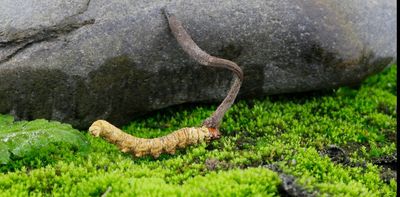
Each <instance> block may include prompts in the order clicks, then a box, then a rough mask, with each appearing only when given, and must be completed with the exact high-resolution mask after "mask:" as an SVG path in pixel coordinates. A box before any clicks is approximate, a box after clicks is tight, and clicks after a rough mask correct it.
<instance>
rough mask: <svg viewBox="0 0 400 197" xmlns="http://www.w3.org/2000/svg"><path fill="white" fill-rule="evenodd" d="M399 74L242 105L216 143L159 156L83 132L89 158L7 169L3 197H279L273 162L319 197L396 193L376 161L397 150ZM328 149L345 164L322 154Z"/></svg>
mask: <svg viewBox="0 0 400 197" xmlns="http://www.w3.org/2000/svg"><path fill="white" fill-rule="evenodd" d="M396 73H397V66H392V67H390V68H388V69H386V70H385V71H384V72H383V73H381V74H379V75H377V76H373V77H370V78H369V79H367V80H366V81H365V82H364V83H363V84H362V85H361V86H360V87H358V88H348V87H344V88H339V89H337V90H333V91H329V92H318V93H306V94H296V95H284V96H270V97H266V98H264V99H261V100H247V101H239V102H238V103H236V104H235V105H234V106H233V108H232V109H231V110H230V111H229V112H228V114H227V116H226V118H225V119H224V122H223V125H222V126H221V132H222V134H223V137H222V138H221V139H219V140H217V141H213V142H212V143H210V144H202V145H199V146H194V147H190V148H188V149H186V150H180V151H178V152H177V153H176V154H175V155H172V156H170V155H162V156H161V157H160V158H159V159H157V160H155V159H153V158H151V157H145V158H132V157H131V156H130V155H128V154H122V153H120V152H119V151H118V149H117V148H116V147H115V146H113V145H111V144H108V143H107V142H105V141H104V140H102V139H99V138H93V137H91V136H89V135H88V134H87V133H86V134H85V135H86V136H87V138H88V140H89V141H90V144H91V148H90V150H88V153H87V154H74V153H71V154H62V155H60V157H59V158H56V160H54V161H52V162H49V163H47V162H42V163H41V164H40V165H35V166H33V167H32V166H29V165H26V166H23V167H14V168H10V169H9V170H8V171H7V172H4V173H3V174H1V175H0V196H15V195H16V194H18V195H21V196H25V195H28V194H30V195H54V196H65V195H70V196H99V195H102V194H104V193H105V192H106V191H108V192H109V193H108V196H132V195H138V196H149V195H158V196H171V195H176V196H186V195H192V196H218V195H228V196H233V195H237V196H246V195H259V196H279V194H280V193H282V192H284V191H282V190H281V189H279V187H280V185H281V184H282V181H283V180H281V179H280V178H279V174H280V173H281V172H280V171H279V172H278V171H272V170H270V169H269V168H268V167H267V166H271V165H275V166H278V168H279V169H280V170H281V171H282V172H283V173H284V174H286V175H292V176H294V177H295V178H296V184H298V185H299V186H301V187H303V188H304V189H305V190H306V191H308V192H310V193H313V192H314V193H317V194H318V195H320V196H396V187H397V183H396V180H395V178H393V176H390V175H391V174H394V173H395V172H394V171H391V170H390V169H387V168H385V167H382V166H380V165H378V164H379V163H378V162H376V161H378V160H379V161H380V160H381V158H383V156H390V155H394V154H395V152H396V143H397V141H396V135H397V134H396V128H397V123H396V117H397V113H396V98H397V96H396V91H397V86H396V81H397V78H396ZM214 109H215V106H197V107H193V106H185V107H175V108H170V109H167V110H163V111H160V112H157V113H156V114H152V115H150V116H148V117H144V118H141V119H139V120H135V121H133V122H132V123H131V124H129V125H127V126H125V127H124V128H123V129H124V130H125V131H127V132H129V133H132V134H134V135H135V136H140V137H156V136H160V135H165V134H167V133H169V132H171V131H173V130H175V129H178V128H181V127H186V126H195V125H199V124H200V123H201V121H202V120H203V119H204V118H206V117H207V116H208V115H209V114H210V113H212V112H213V110H214ZM0 120H1V119H0ZM4 124H5V123H3V122H1V121H0V128H1V126H2V125H4ZM0 130H1V129H0ZM332 145H335V147H340V150H343V151H344V152H345V154H344V155H342V156H341V157H342V159H337V158H335V155H332V154H328V152H329V151H330V150H332V149H330V147H332ZM337 149H339V148H337ZM71 155H73V156H71ZM336 156H337V155H336ZM339 156H340V155H339ZM52 159H54V158H52ZM271 169H272V168H271ZM388 174H389V176H388Z"/></svg>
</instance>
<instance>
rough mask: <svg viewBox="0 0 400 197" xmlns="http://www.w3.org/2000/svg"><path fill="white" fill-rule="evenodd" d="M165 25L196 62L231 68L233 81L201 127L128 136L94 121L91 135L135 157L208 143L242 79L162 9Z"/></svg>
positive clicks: (231, 64)
mask: <svg viewBox="0 0 400 197" xmlns="http://www.w3.org/2000/svg"><path fill="white" fill-rule="evenodd" d="M163 12H164V14H165V16H166V17H167V20H168V23H169V27H170V29H171V32H172V34H173V35H174V36H175V38H176V40H177V41H178V44H179V45H180V46H181V48H182V49H183V50H184V51H185V52H186V53H187V54H188V55H189V56H190V57H191V58H193V59H194V60H196V61H197V62H198V63H199V64H201V65H204V66H210V67H219V68H225V69H228V70H231V71H232V72H233V73H234V80H233V84H232V86H231V88H230V90H229V92H228V95H227V96H226V97H225V99H224V100H223V101H222V103H221V104H220V105H219V106H218V108H217V109H216V110H215V112H214V113H213V114H212V115H211V116H210V117H208V118H207V119H205V120H204V121H203V123H202V126H201V127H190V128H182V129H179V130H177V131H174V132H172V133H171V134H168V135H166V136H162V137H158V138H153V139H145V138H138V137H135V136H132V135H129V134H127V133H125V132H123V131H121V130H120V129H118V128H117V127H115V126H114V125H112V124H110V123H108V122H107V121H105V120H97V121H95V122H94V123H93V124H92V126H90V128H89V132H90V133H91V134H92V135H94V136H95V137H102V138H103V139H105V140H107V141H108V142H110V143H112V144H115V145H117V146H118V148H119V149H120V150H121V151H122V152H128V153H131V154H132V155H134V156H136V157H141V156H144V155H152V156H153V157H155V158H157V157H158V156H159V155H160V154H162V153H169V154H174V153H175V151H176V148H185V147H187V146H189V145H194V144H198V143H201V142H209V141H210V140H213V139H218V138H219V137H220V133H219V127H220V125H221V121H222V119H223V116H224V114H225V113H226V111H227V110H228V109H229V108H230V107H231V106H232V104H233V102H234V101H235V98H236V96H237V94H238V92H239V89H240V86H241V84H242V81H243V72H242V69H241V68H240V67H239V66H238V65H237V64H236V63H234V62H232V61H229V60H226V59H222V58H218V57H214V56H211V55H209V54H208V53H206V52H205V51H203V50H202V49H200V47H198V46H197V44H196V43H195V42H194V41H193V40H192V38H191V37H190V35H189V34H188V33H187V32H186V30H185V29H184V27H183V25H182V23H181V22H180V21H179V20H178V19H177V18H176V16H174V15H173V14H170V13H169V12H168V11H167V10H166V9H163Z"/></svg>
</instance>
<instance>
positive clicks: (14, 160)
mask: <svg viewBox="0 0 400 197" xmlns="http://www.w3.org/2000/svg"><path fill="white" fill-rule="evenodd" d="M88 147H89V144H88V142H87V140H86V138H85V136H83V135H82V134H81V133H80V132H79V131H77V130H75V129H73V128H72V127H71V126H70V125H68V124H61V123H59V122H49V121H47V120H35V121H30V122H27V121H19V122H14V118H13V117H12V116H5V115H0V165H1V166H0V171H3V172H6V171H9V170H12V169H16V168H20V167H22V166H30V167H34V166H39V167H40V166H43V165H46V164H50V163H52V162H55V161H57V160H59V159H62V158H65V157H67V156H68V155H69V156H71V157H74V155H73V154H72V153H74V152H77V151H81V152H84V151H85V150H87V149H88Z"/></svg>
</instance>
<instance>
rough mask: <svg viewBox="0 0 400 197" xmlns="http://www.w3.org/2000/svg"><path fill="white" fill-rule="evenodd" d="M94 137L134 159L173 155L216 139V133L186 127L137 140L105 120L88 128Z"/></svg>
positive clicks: (205, 129) (206, 129)
mask: <svg viewBox="0 0 400 197" xmlns="http://www.w3.org/2000/svg"><path fill="white" fill-rule="evenodd" d="M89 132H90V133H91V134H92V135H93V136H95V137H102V138H104V139H106V140H107V141H108V142H110V143H112V144H115V145H117V147H118V148H119V149H120V150H121V151H122V152H124V153H127V152H129V153H132V154H133V155H134V156H136V157H141V156H144V155H148V154H150V155H152V156H153V157H154V158H157V157H159V156H160V154H161V153H163V152H165V153H169V154H174V153H175V151H176V148H184V147H186V146H189V145H194V144H198V143H202V142H209V141H210V140H211V139H212V138H216V137H217V136H215V135H216V133H214V132H213V131H212V129H210V128H207V127H186V128H181V129H179V130H176V131H174V132H172V133H170V134H168V135H166V136H162V137H159V138H153V139H145V138H138V137H134V136H132V135H129V134H127V133H125V132H123V131H121V130H120V129H118V128H117V127H115V126H114V125H112V124H110V123H109V122H107V121H105V120H97V121H95V122H94V123H93V124H92V126H91V127H90V128H89Z"/></svg>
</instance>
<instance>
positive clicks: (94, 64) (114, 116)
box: [0, 0, 397, 128]
mask: <svg viewBox="0 0 400 197" xmlns="http://www.w3.org/2000/svg"><path fill="white" fill-rule="evenodd" d="M165 6H167V8H168V9H169V10H170V11H171V12H173V13H175V14H176V15H177V17H178V18H179V19H180V20H181V21H182V22H183V24H184V25H185V27H186V29H187V30H188V32H189V33H190V34H191V35H192V37H193V39H194V40H195V41H196V42H197V43H198V45H199V46H200V47H201V48H203V49H204V50H205V51H207V52H209V53H210V54H213V55H215V56H220V57H224V58H227V59H230V60H233V61H235V62H237V63H238V64H239V65H240V66H241V67H242V68H243V70H244V73H245V81H244V84H243V87H242V89H241V92H240V96H241V97H251V96H263V95H268V94H280V93H288V92H300V91H310V90H318V89H325V88H333V87H337V86H341V85H347V84H354V83H359V82H360V81H361V80H362V79H364V78H365V77H367V76H368V75H371V74H373V73H376V72H378V71H380V70H381V69H382V68H384V67H385V66H386V65H388V64H389V63H390V62H391V61H396V58H397V57H396V52H397V51H396V41H397V37H396V33H397V32H396V26H397V21H396V6H397V5H396V1H395V0H347V1H340V0H299V1H289V0H271V1H265V0H254V1H245V0H224V1H195V0H156V1H153V0H142V1H127V0H126V1H106V0H97V1H90V0H31V1H25V0H2V1H0V113H11V114H13V115H14V116H15V117H17V118H20V119H34V118H47V119H54V120H59V121H63V122H68V123H71V124H73V125H74V126H76V127H78V128H85V127H87V126H88V125H89V124H90V123H91V122H92V121H94V120H95V119H106V120H109V121H110V122H112V123H115V124H117V125H120V124H125V123H127V122H128V121H129V120H131V119H132V118H133V117H135V116H137V115H140V114H143V113H146V112H149V111H153V110H157V109H161V108H164V107H168V106H171V105H177V104H182V103H188V102H217V101H221V100H222V99H223V98H224V96H225V94H226V91H227V89H228V87H229V85H230V79H231V73H229V72H227V71H224V70H219V69H213V68H205V67H202V66H200V65H198V64H196V63H195V62H194V61H193V60H191V59H190V58H189V57H188V56H187V55H186V54H184V52H183V51H182V50H181V49H180V48H179V46H178V45H177V42H176V41H175V39H174V38H173V36H172V35H171V33H170V32H169V28H168V26H167V21H166V19H165V17H164V16H163V15H162V13H161V11H160V9H161V8H162V7H165Z"/></svg>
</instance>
